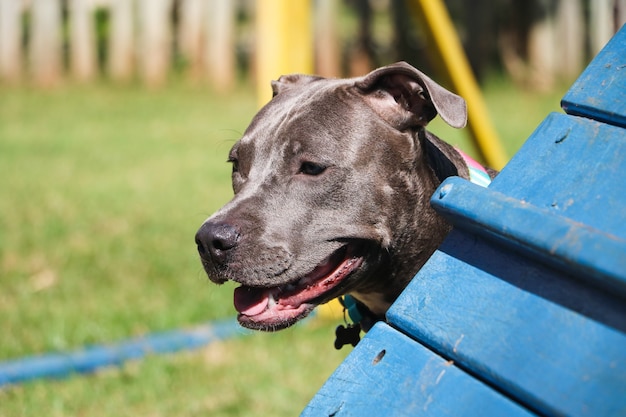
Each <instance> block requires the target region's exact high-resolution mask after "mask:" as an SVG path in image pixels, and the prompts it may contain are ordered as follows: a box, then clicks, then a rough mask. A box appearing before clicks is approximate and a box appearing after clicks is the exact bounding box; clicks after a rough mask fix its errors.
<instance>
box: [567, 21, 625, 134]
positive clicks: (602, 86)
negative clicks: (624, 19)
mask: <svg viewBox="0 0 626 417" xmlns="http://www.w3.org/2000/svg"><path fill="white" fill-rule="evenodd" d="M561 106H562V107H563V109H564V110H565V111H566V112H567V113H569V114H573V115H579V116H585V117H589V118H592V119H595V120H599V121H602V122H605V123H609V124H614V125H617V126H621V127H626V30H624V28H622V30H620V31H619V32H618V33H617V34H616V35H615V36H614V37H613V38H612V39H611V41H610V42H609V43H608V44H607V45H606V46H605V47H604V49H602V51H600V53H599V54H598V55H597V57H596V58H595V59H594V60H593V61H592V62H591V64H589V66H588V67H587V68H586V69H585V71H583V73H582V74H581V76H580V77H579V78H578V80H576V82H575V83H574V85H573V86H572V87H571V88H570V90H569V91H568V92H567V94H566V95H565V97H563V100H562V101H561Z"/></svg>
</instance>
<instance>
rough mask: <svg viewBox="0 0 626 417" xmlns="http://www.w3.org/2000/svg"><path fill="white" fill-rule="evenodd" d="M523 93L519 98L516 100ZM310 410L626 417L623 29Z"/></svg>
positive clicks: (476, 191) (441, 206)
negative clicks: (560, 110)
mask: <svg viewBox="0 0 626 417" xmlns="http://www.w3.org/2000/svg"><path fill="white" fill-rule="evenodd" d="M512 99H514V98H512ZM562 107H563V109H564V110H565V112H566V113H567V114H560V113H553V114H550V115H548V117H547V118H546V119H545V120H544V121H543V122H542V123H541V124H540V125H539V127H537V129H536V131H535V132H534V133H533V134H532V135H531V136H530V138H529V139H528V140H527V142H526V143H525V145H524V146H523V147H522V149H521V150H520V151H519V152H518V153H517V154H516V155H515V156H514V158H513V159H512V160H511V161H510V162H509V163H508V164H507V165H506V167H505V168H504V169H503V170H502V172H501V174H500V175H499V176H498V177H497V178H496V179H495V180H494V181H493V183H492V184H491V185H490V186H489V188H481V187H479V186H476V185H474V184H471V183H469V182H468V181H465V180H463V179H460V178H456V177H454V178H448V179H447V180H446V181H445V182H444V183H443V184H441V186H440V187H439V189H438V190H437V191H436V193H435V194H434V195H433V198H432V200H431V201H432V204H433V206H434V207H435V209H436V210H437V212H438V213H439V214H441V215H442V216H444V217H446V218H447V219H448V220H449V221H450V222H451V223H452V224H453V225H454V230H453V231H452V233H451V234H450V235H449V236H448V238H447V239H446V241H445V242H444V243H443V244H442V246H441V247H440V248H439V250H438V251H437V252H436V253H435V254H434V255H433V257H432V258H431V259H430V260H429V262H428V263H427V264H426V265H425V266H424V268H422V270H421V271H420V272H419V273H418V274H417V275H416V277H415V279H414V280H413V281H412V282H411V284H410V285H409V286H408V287H407V289H406V290H405V291H404V293H403V294H402V295H401V296H400V298H399V299H398V300H397V301H396V303H395V304H394V305H393V306H392V307H391V309H390V310H389V312H388V315H387V320H388V323H378V324H377V325H376V326H374V328H373V329H372V330H371V331H370V332H369V333H368V334H367V335H366V336H365V338H364V339H363V340H362V341H361V342H360V343H359V345H358V346H357V347H356V348H355V349H354V350H353V352H352V353H351V354H350V355H349V356H348V357H347V358H346V360H345V361H344V362H343V363H342V364H341V365H340V366H339V368H338V369H337V370H336V371H335V373H334V374H333V375H332V376H331V377H330V379H329V380H328V381H327V382H326V383H325V384H324V386H323V387H322V388H321V389H320V391H319V392H318V393H317V394H316V396H315V397H314V398H313V399H312V401H311V402H310V403H309V405H308V406H307V407H306V408H305V410H304V411H303V413H302V415H303V416H316V417H318V416H337V417H339V416H358V417H363V416H377V417H379V416H415V415H420V416H530V415H541V416H590V417H596V416H626V130H625V129H626V27H625V28H622V30H621V31H620V32H619V33H618V34H617V35H616V36H615V37H614V38H613V39H612V40H611V42H610V43H609V44H608V45H607V46H606V47H605V48H604V49H603V50H602V51H601V52H600V53H599V54H598V56H597V57H596V58H595V59H594V61H593V62H592V63H591V64H590V65H589V66H588V67H587V69H586V70H585V71H584V72H583V74H582V75H581V76H580V78H579V79H578V80H577V81H576V82H575V83H574V85H573V86H572V87H571V89H570V90H569V92H568V93H567V94H566V96H565V97H564V99H563V101H562Z"/></svg>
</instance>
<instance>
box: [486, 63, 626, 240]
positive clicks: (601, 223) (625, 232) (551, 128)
mask: <svg viewBox="0 0 626 417" xmlns="http://www.w3.org/2000/svg"><path fill="white" fill-rule="evenodd" d="M625 71H626V69H625ZM625 173H626V130H624V129H622V128H618V127H615V126H609V125H606V124H603V123H599V122H595V121H592V120H589V119H584V118H580V117H573V116H568V115H564V114H558V113H552V114H550V115H549V116H548V117H547V118H546V119H545V120H544V121H543V122H542V123H541V125H540V126H539V127H538V128H537V129H536V131H535V132H534V133H533V134H532V135H531V136H530V137H529V138H528V140H527V141H526V143H525V144H524V146H522V148H521V149H520V150H519V152H518V153H517V154H516V155H515V156H514V157H513V159H511V161H510V162H509V163H508V164H507V165H506V167H505V168H504V169H503V170H502V172H501V173H500V175H498V177H496V178H495V179H494V181H493V182H492V184H491V185H490V187H489V188H490V189H493V190H495V191H499V192H501V193H504V194H506V195H507V196H509V197H513V198H516V199H518V200H522V201H525V202H528V203H529V204H532V205H534V206H536V207H539V208H546V209H548V210H549V211H551V212H553V213H555V214H558V215H562V216H565V217H568V218H570V219H572V220H574V221H577V222H580V223H584V224H586V225H588V226H591V227H593V228H595V229H598V230H601V231H604V232H605V233H607V234H611V235H614V236H617V237H619V238H621V239H626V221H625V219H626V193H625V192H624V191H625V190H626V180H625V179H624V174H625Z"/></svg>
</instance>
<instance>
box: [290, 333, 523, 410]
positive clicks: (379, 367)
mask: <svg viewBox="0 0 626 417" xmlns="http://www.w3.org/2000/svg"><path fill="white" fill-rule="evenodd" d="M301 415H302V416H311V417H319V416H336V417H340V416H341V417H347V416H354V417H363V416H376V417H385V416H393V417H401V416H416V415H419V416H455V417H460V416H468V417H469V416H472V417H474V416H485V417H487V416H510V417H516V416H519V417H521V416H531V415H533V414H531V413H530V412H528V411H527V410H525V409H524V408H522V407H520V406H519V405H516V404H515V403H513V402H511V401H510V400H508V399H507V398H505V397H504V396H502V395H501V394H499V393H498V392H497V391H495V390H493V389H491V388H490V387H488V386H487V385H485V384H483V383H481V382H479V381H477V380H476V379H474V378H473V377H471V376H470V375H468V374H466V373H465V372H463V371H462V370H460V369H459V368H457V367H456V366H455V365H454V363H452V362H449V361H446V360H444V359H442V358H441V357H439V356H437V355H435V354H434V353H432V352H431V351H429V350H428V349H426V348H425V347H423V346H422V345H420V344H418V343H415V341H413V340H411V339H409V338H408V337H407V336H405V335H403V334H401V333H399V332H397V331H396V330H394V329H392V328H391V327H389V326H388V325H386V324H383V323H378V324H377V325H376V326H374V327H373V328H372V330H371V331H370V332H369V333H368V334H367V336H366V337H365V338H364V339H363V340H361V342H360V343H359V344H358V346H357V347H356V348H355V349H354V350H353V351H352V353H351V354H350V355H349V356H348V358H346V360H345V361H344V362H343V363H342V364H341V365H340V366H339V368H338V369H337V370H336V371H335V373H334V374H333V375H332V376H331V378H330V379H329V380H328V381H327V382H326V384H325V385H324V386H323V387H322V388H321V389H320V391H319V392H318V393H317V394H316V396H315V397H314V398H313V400H312V401H311V402H310V403H309V405H308V406H307V407H306V408H305V410H304V411H303V412H302V414H301Z"/></svg>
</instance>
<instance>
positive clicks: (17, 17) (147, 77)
mask: <svg viewBox="0 0 626 417" xmlns="http://www.w3.org/2000/svg"><path fill="white" fill-rule="evenodd" d="M239 3H240V2H236V1H231V0H184V1H181V0H179V1H178V2H177V3H176V2H175V0H67V1H62V0H0V79H3V80H5V81H8V82H12V81H17V80H19V79H21V78H25V77H28V78H32V79H33V80H34V81H35V82H36V83H37V84H40V85H49V84H55V83H56V82H58V80H59V79H61V78H62V76H63V74H64V67H65V65H64V57H67V59H68V65H67V66H68V68H69V70H70V72H71V74H72V76H73V77H74V78H76V79H78V80H81V81H89V80H91V79H93V78H95V77H96V76H98V75H99V72H100V69H99V67H98V57H97V54H98V47H97V42H96V40H95V36H96V31H95V27H94V26H95V22H96V20H95V19H94V15H95V12H96V11H102V12H104V13H106V14H107V16H108V18H107V19H106V21H107V22H108V24H109V25H110V26H109V28H108V31H107V32H108V38H107V41H106V42H107V43H106V51H107V53H106V61H105V62H104V64H105V68H104V72H105V73H106V74H107V75H108V76H109V77H111V78H112V79H115V80H128V79H130V78H133V77H134V76H135V75H137V76H138V77H139V78H140V79H142V80H144V81H145V82H146V83H147V84H149V85H158V84H161V83H163V82H164V80H165V79H166V76H167V74H168V72H169V70H170V68H171V62H172V60H171V58H172V57H171V54H172V50H173V49H176V50H178V51H180V54H181V55H182V56H184V58H185V60H186V61H187V62H188V66H189V70H190V72H194V73H195V74H196V75H202V74H206V75H207V77H210V78H212V79H213V81H214V84H215V85H216V86H219V87H220V88H224V89H227V88H229V86H231V85H232V84H233V82H234V74H235V69H234V62H235V48H234V45H233V42H234V21H235V16H234V14H235V12H236V8H237V7H238V6H239ZM175 4H176V6H177V7H176V10H177V13H176V15H177V20H178V21H177V22H173V15H174V14H173V10H174V9H173V7H174V5H175ZM174 39H175V40H176V45H173V43H174Z"/></svg>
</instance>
